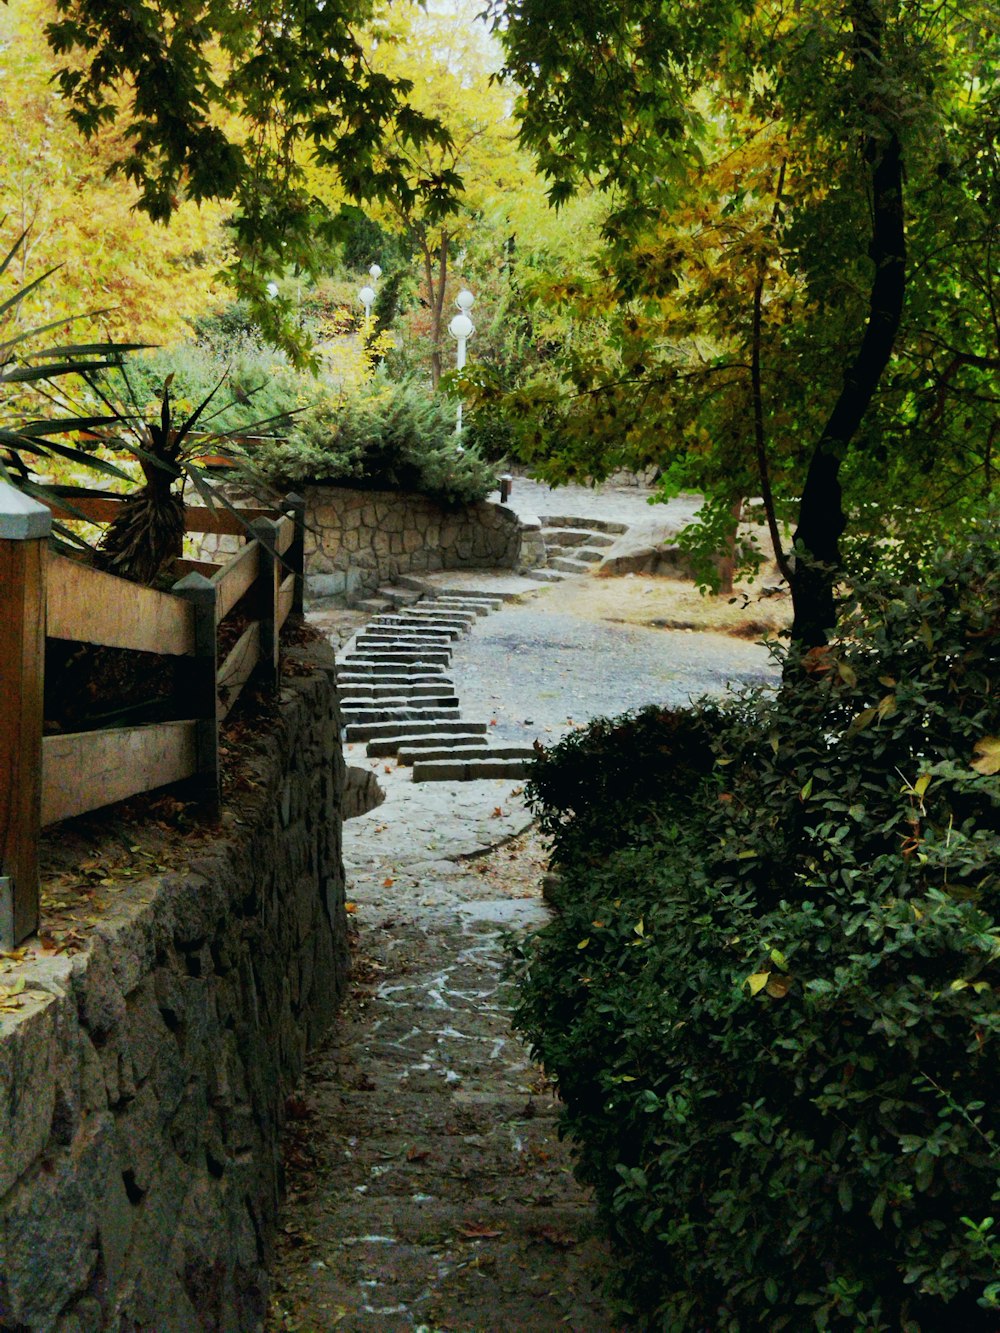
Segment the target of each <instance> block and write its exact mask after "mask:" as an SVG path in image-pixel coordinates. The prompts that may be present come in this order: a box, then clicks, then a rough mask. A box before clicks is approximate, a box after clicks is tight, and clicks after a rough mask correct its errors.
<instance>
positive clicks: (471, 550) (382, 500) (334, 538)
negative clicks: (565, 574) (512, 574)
mask: <svg viewBox="0 0 1000 1333" xmlns="http://www.w3.org/2000/svg"><path fill="white" fill-rule="evenodd" d="M305 497H306V523H307V527H308V530H307V532H306V585H307V587H308V589H309V592H310V593H311V594H312V596H314V597H343V598H347V599H350V598H354V597H363V596H365V595H366V594H368V593H371V592H374V591H375V589H376V588H378V587H379V586H383V585H385V584H391V583H392V582H393V580H394V579H395V578H397V577H398V576H399V575H400V574H423V573H427V572H428V571H430V570H437V569H466V568H489V569H514V568H516V567H517V565H518V563H519V562H520V558H521V525H520V524H519V522H518V519H517V515H516V514H514V513H513V512H512V511H511V510H509V509H506V508H504V507H503V506H502V505H496V504H490V503H488V502H487V501H483V502H482V503H480V504H474V505H467V506H463V507H462V508H461V509H456V510H450V509H445V508H444V507H443V506H441V505H439V504H437V503H436V502H435V501H434V500H429V499H427V498H426V497H425V496H421V495H410V494H403V493H396V492H392V491H353V490H346V489H342V488H340V487H336V486H309V487H306V489H305Z"/></svg>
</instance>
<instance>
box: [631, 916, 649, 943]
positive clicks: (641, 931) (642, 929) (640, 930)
mask: <svg viewBox="0 0 1000 1333" xmlns="http://www.w3.org/2000/svg"><path fill="white" fill-rule="evenodd" d="M632 929H633V930H634V931H635V933H636V934H637V935H638V936H639V937H640V939H641V938H642V936H643V935H645V933H646V923H645V922H644V921H643V919H642V917H640V918H639V920H638V921H637V922H636V923H635V925H634V926H633V927H632Z"/></svg>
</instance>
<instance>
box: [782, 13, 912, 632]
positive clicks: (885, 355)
mask: <svg viewBox="0 0 1000 1333" xmlns="http://www.w3.org/2000/svg"><path fill="white" fill-rule="evenodd" d="M850 13H851V18H852V22H853V26H854V33H855V42H856V57H855V63H856V64H857V65H862V64H863V65H864V67H865V69H866V70H867V76H868V77H869V78H872V79H874V78H877V76H878V70H879V67H880V65H881V62H882V21H881V18H880V17H879V14H878V12H877V7H876V2H875V0H855V3H854V4H852V6H851V9H850ZM887 96H888V93H887V92H886V91H885V90H883V93H882V95H881V96H879V95H877V94H876V92H875V91H874V90H872V91H871V92H870V93H869V94H868V96H867V97H866V99H865V103H866V104H865V107H864V110H865V113H866V118H867V119H868V121H869V123H870V124H873V125H874V126H876V127H877V128H873V129H871V130H869V131H868V132H867V134H866V135H865V141H864V156H865V161H866V163H867V165H868V169H869V172H870V187H871V207H872V215H871V216H872V231H871V244H870V246H869V254H870V256H871V260H872V264H873V265H874V269H875V273H874V277H873V279H872V285H871V289H870V292H869V298H868V318H867V322H866V324H865V331H864V335H863V337H862V339H861V345H860V347H859V348H858V351H857V354H856V355H855V356H854V358H853V360H852V361H851V362H850V364H849V365H848V366H847V368H846V369H845V371H844V382H843V385H842V387H841V390H840V393H839V395H838V397H837V401H836V402H835V403H834V406H833V410H832V411H831V413H830V416H829V418H828V420H827V423H826V425H825V427H824V429H823V433H822V435H821V436H820V439H819V441H818V443H817V444H816V447H815V449H814V450H813V454H812V458H811V459H810V461H809V469H808V472H807V474H806V480H805V485H804V486H803V488H802V497H801V500H800V503H799V521H798V527H797V529H796V531H795V535H794V539H793V540H794V542H795V545H796V548H797V549H796V558H795V567H794V569H793V571H792V580H791V583H792V606H793V609H794V621H793V624H792V638H793V640H795V641H796V642H798V643H800V644H802V645H803V646H805V647H807V648H813V647H818V646H820V645H822V644H824V643H826V641H827V638H828V636H829V634H830V632H831V631H832V630H833V628H834V626H835V624H836V621H837V610H836V601H835V596H834V590H835V587H836V581H837V577H838V573H839V570H840V538H841V535H842V534H843V531H844V526H845V522H846V519H845V515H844V508H843V493H842V490H841V485H840V468H841V464H842V462H843V460H844V457H845V455H846V452H847V449H848V446H849V445H850V443H851V441H852V440H853V438H854V436H855V435H856V434H857V431H858V428H859V427H860V425H861V422H862V420H863V418H864V415H865V413H866V411H867V410H868V408H869V406H870V404H871V401H872V399H873V397H874V395H875V391H876V389H877V388H878V384H879V380H880V379H881V377H882V373H883V371H884V370H885V368H886V366H887V365H888V363H889V358H890V357H891V355H892V350H893V347H894V345H895V341H896V335H897V332H898V330H899V324H900V319H901V318H902V313H903V299H904V295H905V291H906V236H905V231H904V225H903V153H902V147H901V144H900V141H899V137H898V135H897V133H896V130H895V127H894V125H893V124H892V120H891V116H890V114H889V113H888V112H887V109H886V105H885V98H886V97H887Z"/></svg>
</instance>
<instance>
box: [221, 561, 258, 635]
mask: <svg viewBox="0 0 1000 1333" xmlns="http://www.w3.org/2000/svg"><path fill="white" fill-rule="evenodd" d="M259 573H260V546H259V544H258V543H257V542H250V543H249V544H248V545H247V546H244V547H243V549H242V550H241V551H239V552H238V553H237V554H236V555H234V556H233V558H232V559H231V560H228V561H227V562H226V563H225V564H224V565H223V566H222V568H221V569H220V570H219V572H218V573H217V574H213V576H212V582H213V583H214V584H215V587H216V590H217V593H218V601H217V602H216V611H215V615H216V623H218V622H220V621H222V620H225V618H226V616H228V615H229V612H230V611H231V610H232V609H233V607H234V606H235V605H236V603H237V602H238V601H239V600H240V598H241V597H243V596H244V595H245V594H246V593H247V592H249V590H250V589H251V588H252V587H253V585H254V583H255V582H256V580H257V576H258V574H259Z"/></svg>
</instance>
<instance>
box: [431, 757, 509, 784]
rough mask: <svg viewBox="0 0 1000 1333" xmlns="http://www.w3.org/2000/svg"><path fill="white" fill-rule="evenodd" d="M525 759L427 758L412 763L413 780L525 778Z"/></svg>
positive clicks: (448, 780)
mask: <svg viewBox="0 0 1000 1333" xmlns="http://www.w3.org/2000/svg"><path fill="white" fill-rule="evenodd" d="M530 771H531V762H530V760H527V759H428V760H417V762H416V763H415V764H414V765H413V781H414V782H475V781H477V780H482V779H484V778H508V779H516V778H526V777H527V776H528V774H529V773H530Z"/></svg>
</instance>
